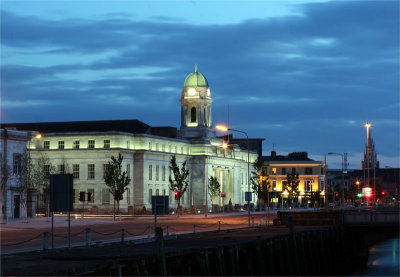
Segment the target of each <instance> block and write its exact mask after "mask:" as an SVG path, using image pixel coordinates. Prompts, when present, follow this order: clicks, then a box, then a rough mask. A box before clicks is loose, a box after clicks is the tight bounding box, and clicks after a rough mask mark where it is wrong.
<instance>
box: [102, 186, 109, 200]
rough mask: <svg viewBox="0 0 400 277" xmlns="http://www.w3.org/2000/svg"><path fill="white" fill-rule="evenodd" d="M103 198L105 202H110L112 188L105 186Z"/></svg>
mask: <svg viewBox="0 0 400 277" xmlns="http://www.w3.org/2000/svg"><path fill="white" fill-rule="evenodd" d="M101 198H102V202H103V204H110V190H109V189H108V188H103V190H102V197H101Z"/></svg>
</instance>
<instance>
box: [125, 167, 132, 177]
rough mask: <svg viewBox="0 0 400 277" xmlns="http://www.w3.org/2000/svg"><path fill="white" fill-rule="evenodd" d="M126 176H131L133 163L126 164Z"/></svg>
mask: <svg viewBox="0 0 400 277" xmlns="http://www.w3.org/2000/svg"><path fill="white" fill-rule="evenodd" d="M126 176H127V177H128V178H131V165H130V164H127V165H126Z"/></svg>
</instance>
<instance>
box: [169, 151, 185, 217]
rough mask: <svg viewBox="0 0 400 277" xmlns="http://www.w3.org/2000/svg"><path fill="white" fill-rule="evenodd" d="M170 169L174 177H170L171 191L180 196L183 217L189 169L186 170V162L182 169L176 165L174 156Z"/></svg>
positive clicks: (180, 211) (179, 207)
mask: <svg viewBox="0 0 400 277" xmlns="http://www.w3.org/2000/svg"><path fill="white" fill-rule="evenodd" d="M169 169H171V171H172V173H173V175H174V177H173V179H172V177H171V176H169V189H170V190H172V191H173V192H177V193H178V195H177V197H178V211H179V214H181V215H182V209H181V198H182V197H183V194H184V193H185V191H186V189H187V187H188V181H187V178H188V176H189V169H187V168H186V161H184V162H183V163H182V166H181V168H180V169H179V166H178V165H177V164H176V157H175V155H173V156H172V157H171V160H170V162H169Z"/></svg>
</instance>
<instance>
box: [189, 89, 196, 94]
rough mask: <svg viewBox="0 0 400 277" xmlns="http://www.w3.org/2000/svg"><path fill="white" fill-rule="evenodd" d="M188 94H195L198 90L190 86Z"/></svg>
mask: <svg viewBox="0 0 400 277" xmlns="http://www.w3.org/2000/svg"><path fill="white" fill-rule="evenodd" d="M188 94H189V96H194V95H195V94H196V90H195V89H194V88H190V89H189V90H188Z"/></svg>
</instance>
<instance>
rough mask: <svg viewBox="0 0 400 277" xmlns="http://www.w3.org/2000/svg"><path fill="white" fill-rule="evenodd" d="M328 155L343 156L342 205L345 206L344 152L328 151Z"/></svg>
mask: <svg viewBox="0 0 400 277" xmlns="http://www.w3.org/2000/svg"><path fill="white" fill-rule="evenodd" d="M328 155H339V156H342V199H341V200H342V201H341V202H342V207H343V206H344V154H340V153H332V152H330V153H328Z"/></svg>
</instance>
